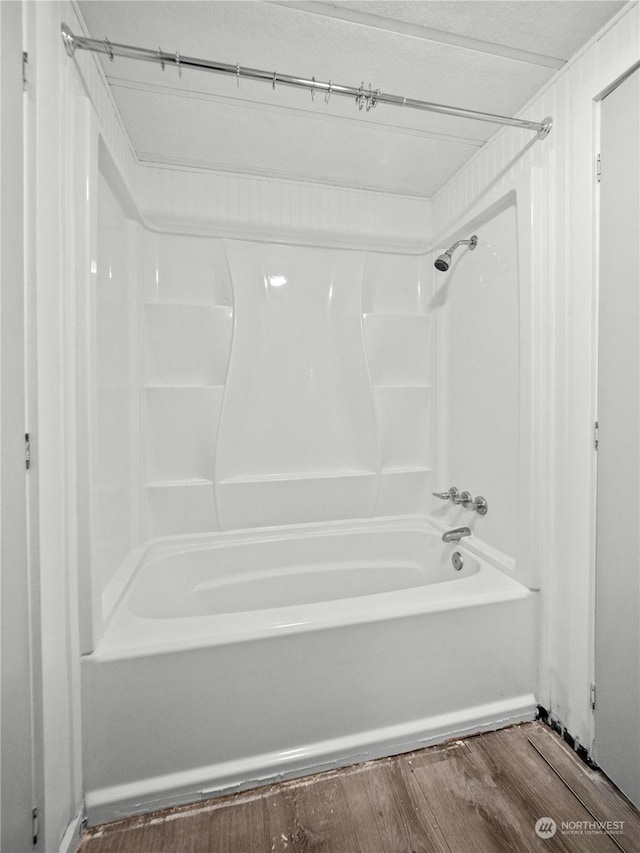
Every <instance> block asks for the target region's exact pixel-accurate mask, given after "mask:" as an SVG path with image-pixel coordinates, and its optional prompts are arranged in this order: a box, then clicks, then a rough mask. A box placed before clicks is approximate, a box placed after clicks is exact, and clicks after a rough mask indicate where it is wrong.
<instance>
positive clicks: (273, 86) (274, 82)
mask: <svg viewBox="0 0 640 853" xmlns="http://www.w3.org/2000/svg"><path fill="white" fill-rule="evenodd" d="M271 87H272V89H273V90H274V91H275V88H276V72H275V71H274V72H273V81H272V83H271Z"/></svg>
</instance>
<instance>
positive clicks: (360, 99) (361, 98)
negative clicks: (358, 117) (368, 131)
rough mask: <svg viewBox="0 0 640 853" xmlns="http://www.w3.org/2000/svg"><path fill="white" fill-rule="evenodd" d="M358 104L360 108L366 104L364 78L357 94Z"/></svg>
mask: <svg viewBox="0 0 640 853" xmlns="http://www.w3.org/2000/svg"><path fill="white" fill-rule="evenodd" d="M356 104H357V105H358V109H359V110H361V109H362V108H363V106H364V80H363V81H362V83H360V88H359V89H358V94H357V95H356Z"/></svg>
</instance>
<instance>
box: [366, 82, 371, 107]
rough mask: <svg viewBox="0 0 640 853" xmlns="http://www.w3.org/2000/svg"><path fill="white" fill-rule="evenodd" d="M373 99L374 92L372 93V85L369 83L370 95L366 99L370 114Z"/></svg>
mask: <svg viewBox="0 0 640 853" xmlns="http://www.w3.org/2000/svg"><path fill="white" fill-rule="evenodd" d="M372 97H373V92H372V91H371V83H369V93H368V95H367V97H366V99H365V100H366V102H367V112H369V110H370V109H371V98H372Z"/></svg>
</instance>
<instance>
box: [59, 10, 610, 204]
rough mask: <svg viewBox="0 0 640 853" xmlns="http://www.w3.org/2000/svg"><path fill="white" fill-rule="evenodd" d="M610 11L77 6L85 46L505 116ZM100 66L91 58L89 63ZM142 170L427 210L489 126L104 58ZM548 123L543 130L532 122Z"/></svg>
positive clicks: (492, 131)
mask: <svg viewBox="0 0 640 853" xmlns="http://www.w3.org/2000/svg"><path fill="white" fill-rule="evenodd" d="M624 6H625V3H624V2H616V1H615V0H597V2H596V0H569V2H565V0H550V1H549V0H545V2H540V1H539V0H518V1H517V2H510V1H509V0H504V2H503V0H469V2H467V0H456V1H455V2H440V0H425V2H421V0H411V2H403V0H392V2H384V0H378V2H338V3H324V2H311V0H307V2H259V0H248V2H245V0H232V1H231V2H228V0H214V1H213V2H204V0H202V1H201V2H189V0H185V2H171V0H163V2H154V1H153V0H143V2H138V0H124V1H123V2H111V0H109V2H101V0H97V2H94V0H85V1H84V2H82V0H81V2H78V3H77V4H76V7H77V8H78V9H79V10H80V13H81V15H82V17H83V18H84V21H85V23H86V29H87V32H86V33H85V35H89V36H91V37H93V38H98V39H103V38H105V37H106V38H108V39H109V40H110V41H111V42H117V43H124V44H129V45H135V46H137V47H146V48H150V49H153V50H156V49H158V48H161V49H162V50H163V51H165V52H167V53H175V51H178V52H179V53H180V54H181V55H183V56H192V57H199V58H204V59H211V60H216V61H220V62H225V63H230V64H233V65H235V64H236V63H239V64H240V65H241V66H249V67H252V68H259V69H266V70H269V71H277V72H279V73H282V74H290V75H292V76H297V77H305V78H309V79H310V78H312V77H315V78H316V79H317V80H321V81H329V80H331V81H333V83H334V84H342V85H345V86H354V87H358V86H359V85H360V83H361V82H364V85H365V87H367V88H368V86H369V83H371V85H372V87H373V88H374V89H376V88H380V89H381V90H382V91H383V92H385V93H387V94H394V95H400V96H403V97H409V98H417V99H420V100H425V101H431V102H434V103H440V104H447V105H450V106H456V107H463V108H467V109H473V110H480V111H483V112H490V113H497V114H500V115H507V116H513V115H516V114H517V113H518V111H519V110H520V109H522V107H523V106H524V105H525V104H526V103H527V102H528V101H529V100H530V99H531V97H532V96H533V95H535V94H536V92H538V91H539V90H540V89H541V88H542V86H543V85H544V84H545V83H546V82H547V81H548V80H549V79H551V77H553V75H554V74H556V73H557V71H558V70H559V69H560V68H562V66H563V65H564V64H565V63H566V62H567V60H568V59H569V58H570V57H571V56H573V55H574V54H575V53H576V52H577V51H578V50H579V49H580V48H581V47H582V46H583V45H584V44H585V43H586V42H588V41H589V39H590V38H591V37H592V36H593V35H594V34H595V33H597V32H598V31H599V30H600V29H601V28H602V27H603V26H604V25H605V24H606V22H607V21H608V20H609V19H610V18H611V17H613V16H614V15H615V14H616V13H617V12H618V11H619V10H620V9H621V8H622V7H624ZM96 56H98V55H97V54H96ZM98 61H100V62H101V63H102V67H103V69H104V72H105V75H106V77H107V80H108V82H109V86H110V87H111V91H112V93H113V97H114V100H115V103H116V105H117V108H118V110H119V111H120V115H121V117H122V122H123V125H124V127H125V128H126V131H127V133H128V134H129V138H130V141H131V145H132V148H133V150H134V151H135V152H136V155H137V157H138V159H139V160H140V162H141V163H146V164H164V165H171V166H182V167H187V168H195V169H207V170H215V171H223V172H232V173H237V174H248V175H260V176H267V177H277V178H284V179H293V180H301V181H312V182H317V183H329V184H334V185H338V186H347V187H359V188H366V189H372V190H378V191H382V192H391V193H401V194H406V195H417V196H425V197H429V196H431V195H433V194H434V193H435V192H437V191H438V189H440V187H442V186H443V184H445V183H446V182H447V180H449V178H450V177H451V176H452V175H454V174H455V173H456V172H457V171H458V170H459V169H460V168H461V167H462V166H463V165H464V163H465V162H466V161H467V160H468V159H469V158H470V157H471V156H472V155H473V154H474V153H475V151H477V149H478V148H479V147H481V146H482V145H483V144H484V143H485V142H486V140H487V139H489V138H490V137H491V136H493V135H494V134H495V133H496V132H497V131H498V130H499V126H498V125H495V124H488V123H484V122H479V121H476V120H470V119H466V118H465V119H463V118H459V117H452V116H446V115H440V114H437V113H428V112H423V111H418V110H411V109H407V108H402V107H397V106H394V105H390V104H384V103H381V104H378V105H377V107H376V108H375V109H371V110H369V111H367V110H364V109H363V110H361V111H359V110H358V107H357V105H356V104H355V102H354V99H352V98H346V97H340V96H338V95H335V94H334V95H332V96H331V98H330V99H329V102H328V103H325V97H324V94H322V93H316V95H315V99H314V100H312V98H311V93H310V92H309V91H308V90H305V89H300V88H290V87H285V86H276V87H275V89H274V88H273V87H272V86H271V85H270V84H269V83H265V82H260V81H252V80H248V79H241V80H240V85H239V86H238V85H237V81H236V79H235V77H233V76H232V77H230V76H224V75H220V74H211V73H206V72H202V71H191V70H189V69H186V70H185V71H184V72H183V74H182V76H181V77H180V76H179V75H178V73H177V69H176V68H175V67H169V66H167V67H166V68H165V70H164V72H163V70H162V69H161V67H160V65H159V64H155V63H147V62H139V61H136V60H131V59H123V58H119V57H118V58H116V59H115V61H114V62H113V63H111V62H109V59H108V57H106V56H100V58H99V60H98ZM533 118H534V119H535V120H542V119H543V118H544V117H543V116H534V117H533Z"/></svg>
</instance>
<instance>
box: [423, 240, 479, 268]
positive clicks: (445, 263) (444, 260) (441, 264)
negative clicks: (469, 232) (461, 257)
mask: <svg viewBox="0 0 640 853" xmlns="http://www.w3.org/2000/svg"><path fill="white" fill-rule="evenodd" d="M477 245H478V237H477V235H476V234H474V235H473V237H471V238H470V239H469V240H458V242H457V243H454V244H453V246H452V247H451V248H450V249H447V251H446V252H443V253H442V254H441V255H438V257H437V258H436V259H435V261H434V263H433V265H434V267H435V268H436V269H437V270H440V272H446V271H447V270H448V269H449V267H450V266H451V256H452V255H453V253H454V252H455V250H456V249H457V248H458V246H468V247H469V251H470V252H472V251H473V250H474V249H475V247H476V246H477Z"/></svg>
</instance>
